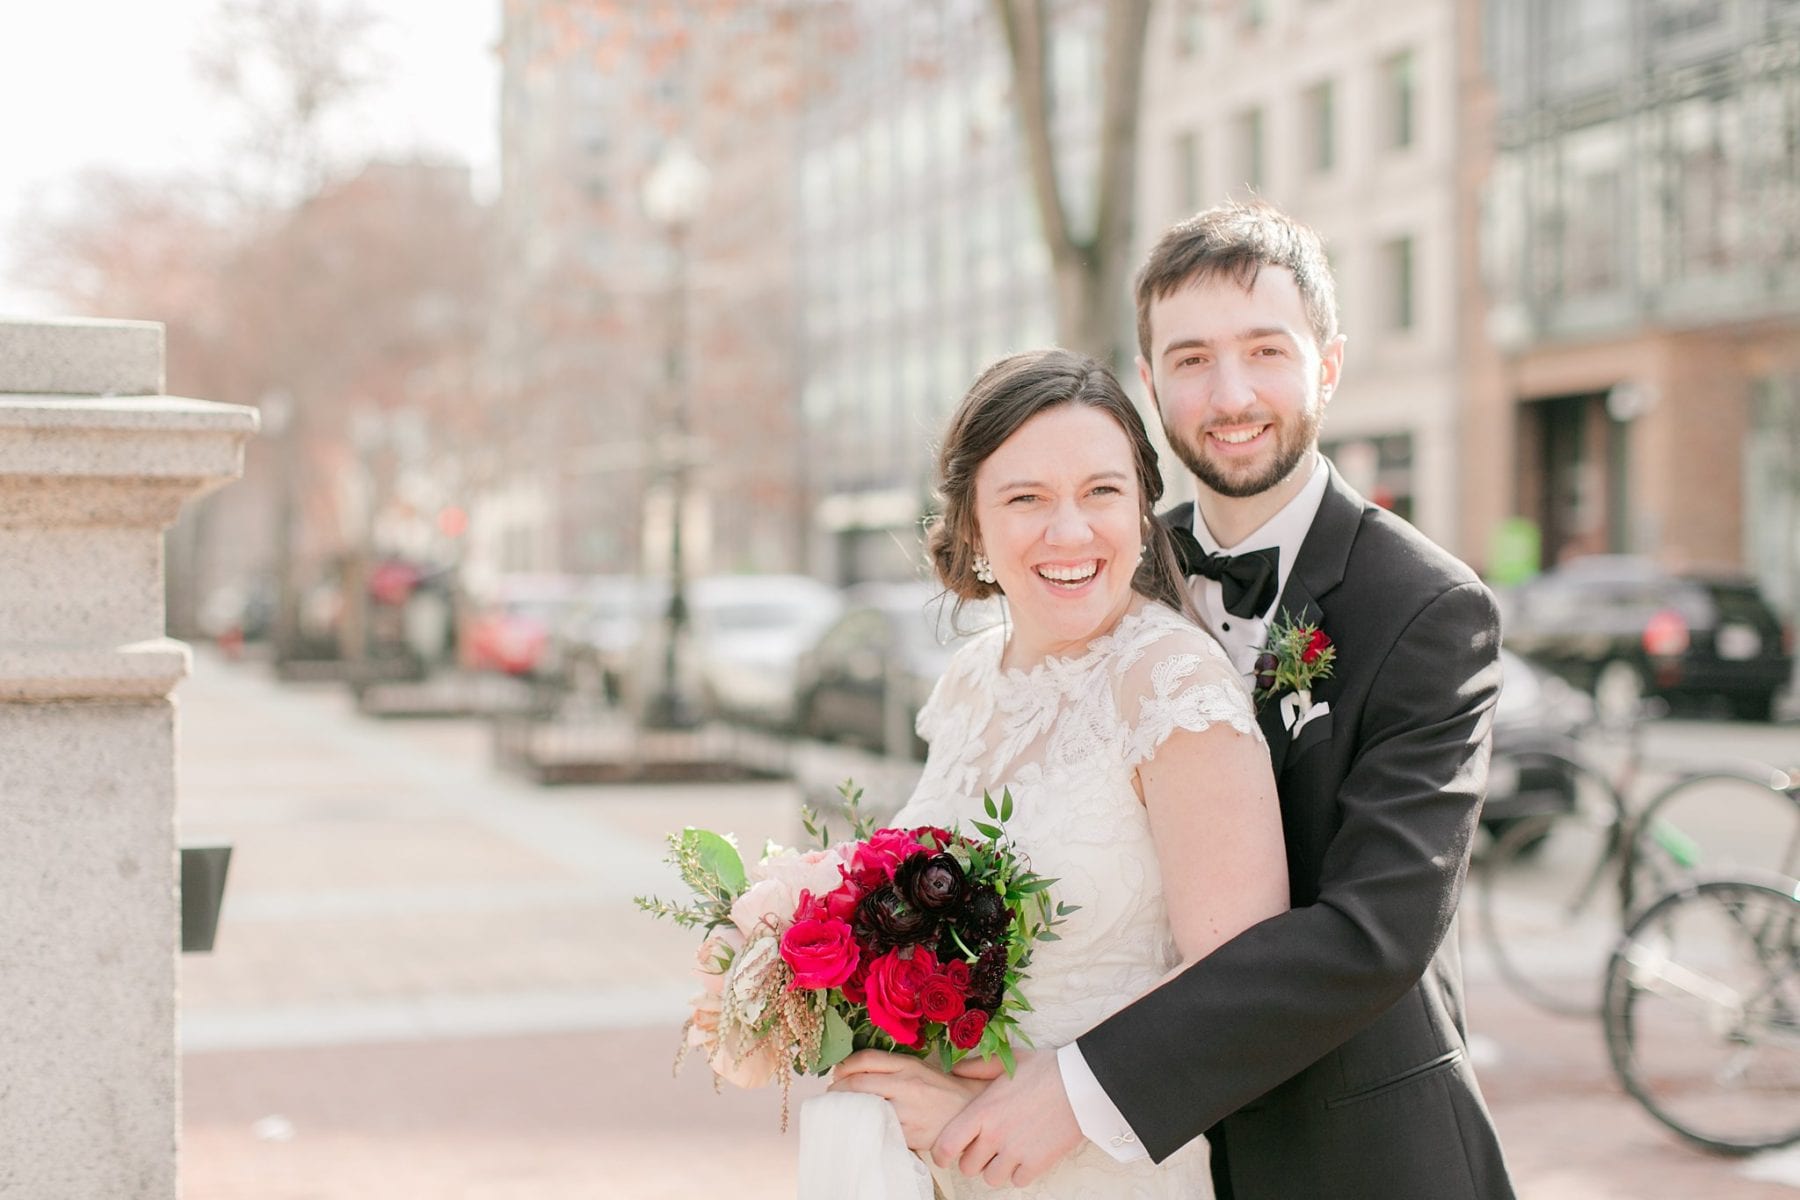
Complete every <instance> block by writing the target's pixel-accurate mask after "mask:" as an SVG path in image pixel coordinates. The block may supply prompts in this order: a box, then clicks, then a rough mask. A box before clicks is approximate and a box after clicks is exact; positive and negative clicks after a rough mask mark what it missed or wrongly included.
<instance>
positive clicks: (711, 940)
mask: <svg viewBox="0 0 1800 1200" xmlns="http://www.w3.org/2000/svg"><path fill="white" fill-rule="evenodd" d="M743 948H744V939H743V937H742V936H741V935H740V934H739V933H738V931H737V930H735V929H717V930H714V931H713V932H712V933H709V934H707V935H706V939H705V940H704V941H702V942H701V943H700V949H699V950H697V951H695V952H694V974H695V975H698V976H699V977H700V986H701V987H703V988H705V989H706V992H707V994H708V995H711V996H719V995H723V994H724V991H725V973H726V972H727V971H729V970H730V969H731V963H732V960H733V959H735V958H736V957H737V952H738V951H739V950H742V949H743Z"/></svg>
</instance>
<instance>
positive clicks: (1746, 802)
mask: <svg viewBox="0 0 1800 1200" xmlns="http://www.w3.org/2000/svg"><path fill="white" fill-rule="evenodd" d="M1629 860H1630V863H1631V903H1632V905H1633V906H1634V907H1635V906H1638V905H1642V904H1648V903H1649V902H1651V901H1652V900H1654V899H1656V897H1658V896H1660V895H1662V894H1663V893H1664V892H1667V891H1670V890H1672V889H1674V888H1675V887H1677V886H1678V885H1679V884H1681V883H1682V882H1684V881H1685V880H1687V879H1690V878H1692V877H1693V876H1694V875H1695V874H1696V873H1698V872H1702V871H1704V872H1707V873H1709V874H1741V873H1743V872H1744V871H1745V870H1749V871H1752V872H1754V871H1773V872H1774V873H1776V874H1777V875H1780V876H1782V877H1783V878H1800V783H1797V782H1796V781H1795V780H1793V779H1792V778H1790V777H1789V776H1788V774H1787V773H1786V772H1782V771H1776V770H1773V769H1770V768H1762V767H1752V766H1745V767H1741V768H1737V767H1727V768H1719V769H1713V770H1706V771H1699V772H1694V773H1691V774H1687V775H1683V776H1681V777H1680V778H1677V779H1675V780H1674V781H1673V782H1671V783H1669V784H1667V785H1666V786H1665V787H1664V788H1663V789H1662V790H1661V791H1660V792H1658V793H1656V795H1655V796H1653V797H1652V798H1651V799H1650V802H1649V803H1648V804H1646V805H1645V806H1644V808H1643V810H1642V811H1641V812H1640V813H1638V815H1637V816H1636V818H1635V819H1634V820H1633V821H1632V833H1631V843H1630V854H1629Z"/></svg>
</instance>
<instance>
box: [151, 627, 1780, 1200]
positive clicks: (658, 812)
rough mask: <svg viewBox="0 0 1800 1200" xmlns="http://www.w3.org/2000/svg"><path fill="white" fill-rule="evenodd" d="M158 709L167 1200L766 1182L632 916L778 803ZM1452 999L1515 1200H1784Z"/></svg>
mask: <svg viewBox="0 0 1800 1200" xmlns="http://www.w3.org/2000/svg"><path fill="white" fill-rule="evenodd" d="M177 694H178V696H179V698H180V701H181V753H180V785H181V811H180V817H181V827H182V840H183V841H184V842H186V843H196V842H203V841H210V840H214V839H219V840H225V841H229V842H231V843H233V845H234V846H235V852H234V860H233V863H232V869H231V877H230V881H229V885H228V887H227V891H226V897H225V909H224V917H223V920H222V922H221V927H220V930H219V938H218V945H217V950H216V952H215V953H214V954H212V955H210V956H189V957H188V958H186V959H184V960H183V969H182V975H181V981H182V996H181V1012H182V1023H183V1037H184V1047H185V1055H184V1091H185V1094H184V1121H183V1137H184V1145H183V1163H182V1169H183V1187H182V1195H183V1197H184V1198H185V1200H364V1198H373V1197H381V1198H383V1200H386V1198H390V1197H391V1198H397V1200H413V1198H415V1197H416V1198H419V1200H513V1198H515V1197H517V1198H523V1197H531V1198H532V1200H563V1198H565V1197H566V1198H569V1200H575V1198H582V1200H585V1198H588V1197H609V1198H610V1197H619V1198H621V1200H663V1198H664V1197H668V1198H674V1197H687V1196H703V1195H704V1196H732V1197H741V1198H745V1200H762V1198H764V1197H768V1198H770V1200H773V1198H775V1197H786V1196H790V1195H791V1194H792V1191H793V1162H792V1159H793V1146H794V1137H793V1135H792V1134H789V1135H788V1136H786V1137H783V1136H782V1135H781V1134H780V1133H779V1132H778V1126H779V1123H780V1098H779V1095H778V1094H777V1093H776V1092H774V1091H772V1090H771V1091H765V1092H761V1093H749V1094H746V1093H739V1092H729V1091H728V1092H725V1093H723V1094H719V1095H714V1094H713V1092H712V1089H711V1086H710V1084H709V1082H708V1079H707V1077H706V1072H705V1070H704V1068H703V1067H702V1066H701V1064H699V1063H698V1062H693V1063H690V1065H689V1066H688V1068H687V1069H686V1070H685V1071H684V1072H683V1073H682V1074H681V1075H680V1076H679V1077H672V1076H671V1074H670V1063H671V1062H672V1060H673V1057H674V1047H675V1043H676V1037H677V1026H678V1025H679V1022H680V1019H681V1016H682V1014H683V1009H684V1006H683V1003H682V1002H683V999H684V997H685V996H686V994H687V992H688V990H689V985H688V982H687V977H686V971H687V965H688V963H689V961H690V957H691V951H692V946H693V938H692V936H691V935H690V934H688V933H686V932H684V931H681V930H678V929H676V928H674V927H673V926H669V925H665V924H658V923H654V922H652V921H650V920H649V919H648V918H645V917H642V916H641V915H639V914H637V913H635V912H634V911H633V910H632V909H631V907H630V897H631V896H632V895H633V894H636V893H640V892H644V891H652V890H661V891H664V892H668V891H670V890H671V888H672V883H673V881H672V878H671V876H670V873H669V872H668V870H667V868H666V867H663V866H662V865H661V864H660V862H659V859H660V857H661V853H662V846H661V836H662V834H663V833H664V832H666V831H667V830H669V829H671V828H674V827H677V826H679V825H682V824H696V825H703V826H707V827H711V828H715V829H720V830H733V831H735V832H737V833H738V834H739V836H740V839H741V842H742V844H743V845H744V846H745V847H746V848H753V847H756V846H760V845H761V842H762V840H763V838H764V837H775V838H776V839H777V840H784V841H786V840H792V839H793V838H794V837H796V836H797V834H798V829H797V823H796V821H795V818H794V809H795V804H796V802H797V797H796V793H795V791H794V789H792V788H791V787H788V786H786V785H781V784H756V785H743V784H740V785H722V786H705V787H588V788H582V787H576V788H561V789H552V790H545V789H539V788H536V787H534V786H532V785H528V784H525V783H522V782H519V781H515V780H512V779H509V778H507V777H505V776H503V775H500V774H498V773H496V772H494V771H493V770H491V769H490V767H489V765H488V750H487V742H486V738H485V734H484V733H483V730H482V728H481V727H480V726H479V725H478V724H476V723H473V722H466V721H445V722H437V723H432V722H402V723H391V724H382V723H378V722H375V721H372V720H369V719H366V718H362V717H359V716H357V715H356V714H355V712H354V711H353V709H352V706H351V705H350V703H349V702H348V698H347V697H346V696H344V695H342V694H341V691H339V690H332V689H321V688H300V689H296V688H282V687H277V686H276V685H274V684H273V683H271V682H269V681H268V679H267V678H266V676H265V675H264V674H263V673H262V672H261V671H260V670H259V669H258V668H255V667H251V666H236V667H232V666H226V665H225V664H223V663H220V662H219V661H217V660H215V659H213V658H211V657H208V656H205V655H202V657H201V658H200V661H199V662H198V664H197V666H196V671H195V676H194V678H192V679H190V680H189V681H187V682H186V683H184V684H183V685H182V687H181V689H180V691H179V692H178V693H177ZM1472 981H1473V983H1472V987H1471V995H1472V999H1471V1006H1472V1012H1471V1020H1472V1023H1473V1025H1474V1027H1475V1029H1476V1030H1477V1031H1478V1032H1479V1033H1480V1034H1482V1035H1483V1037H1484V1039H1485V1041H1484V1045H1485V1047H1486V1049H1487V1050H1488V1051H1490V1052H1491V1054H1492V1056H1493V1058H1494V1061H1493V1062H1491V1063H1487V1064H1485V1065H1483V1066H1482V1068H1481V1077H1482V1080H1483V1084H1484V1086H1485V1088H1486V1090H1487V1093H1488V1097H1489V1099H1490V1101H1491V1103H1492V1107H1493V1109H1494V1113H1495V1118H1496V1121H1497V1122H1498V1123H1499V1126H1500V1130H1501V1134H1502V1137H1503V1139H1504V1141H1505V1144H1506V1146H1507V1149H1508V1153H1509V1155H1510V1157H1511V1159H1512V1162H1513V1164H1514V1168H1515V1172H1516V1176H1517V1179H1518V1182H1519V1184H1520V1193H1521V1195H1522V1196H1523V1197H1525V1198H1526V1200H1628V1198H1629V1200H1658V1198H1663V1197H1667V1198H1669V1200H1674V1198H1676V1197H1681V1198H1686V1197H1693V1196H1706V1197H1709V1198H1710V1197H1732V1198H1742V1200H1784V1198H1788V1197H1793V1196H1795V1195H1796V1190H1795V1188H1793V1187H1787V1186H1782V1185H1778V1184H1767V1183H1755V1182H1751V1181H1749V1180H1748V1179H1745V1178H1744V1177H1743V1176H1742V1175H1740V1174H1739V1166H1738V1164H1735V1163H1730V1162H1726V1161H1723V1160H1718V1159H1713V1158H1709V1157H1706V1156H1704V1155H1701V1154H1698V1153H1694V1152H1691V1151H1689V1150H1687V1149H1685V1148H1684V1147H1682V1146H1681V1145H1680V1144H1679V1143H1677V1142H1676V1141H1674V1139H1672V1138H1671V1137H1669V1136H1668V1135H1666V1134H1664V1133H1663V1132H1662V1131H1661V1129H1660V1127H1658V1126H1656V1125H1654V1124H1653V1123H1652V1122H1651V1121H1650V1120H1649V1118H1648V1117H1646V1116H1644V1115H1643V1114H1642V1113H1641V1112H1639V1111H1638V1110H1636V1109H1635V1107H1634V1106H1633V1105H1632V1104H1631V1102H1630V1101H1629V1100H1627V1099H1626V1098H1625V1097H1623V1095H1622V1094H1621V1093H1620V1092H1619V1090H1618V1089H1617V1087H1616V1086H1615V1085H1614V1084H1613V1083H1612V1080H1611V1077H1610V1075H1609V1074H1608V1073H1607V1070H1606V1066H1605V1060H1604V1050H1603V1048H1602V1047H1601V1044H1600V1037H1599V1032H1598V1030H1597V1028H1595V1027H1593V1025H1592V1024H1591V1023H1583V1022H1570V1021H1565V1020H1557V1019H1551V1018H1545V1017H1541V1016H1539V1015H1538V1014H1536V1013H1534V1012H1533V1011H1531V1010H1529V1009H1527V1008H1525V1007H1524V1006H1522V1005H1520V1004H1518V1003H1517V1002H1515V1001H1512V1000H1511V999H1510V997H1509V996H1507V995H1506V994H1505V993H1503V992H1500V991H1499V990H1497V988H1495V987H1494V986H1492V985H1491V984H1484V983H1481V982H1480V979H1479V974H1478V973H1477V974H1475V975H1472ZM810 1086H811V1087H815V1088H816V1087H817V1086H818V1085H817V1084H816V1083H815V1084H812V1085H810ZM800 1094H804V1089H802V1091H801V1093H800Z"/></svg>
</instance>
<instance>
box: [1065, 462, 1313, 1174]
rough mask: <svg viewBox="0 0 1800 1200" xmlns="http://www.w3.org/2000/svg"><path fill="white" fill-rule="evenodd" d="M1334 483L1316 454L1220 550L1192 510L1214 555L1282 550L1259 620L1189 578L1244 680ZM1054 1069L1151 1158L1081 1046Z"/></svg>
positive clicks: (1134, 1153)
mask: <svg viewBox="0 0 1800 1200" xmlns="http://www.w3.org/2000/svg"><path fill="white" fill-rule="evenodd" d="M1330 481H1331V473H1330V471H1329V470H1327V469H1326V466H1325V459H1324V457H1323V456H1319V455H1315V456H1314V461H1313V473H1312V474H1311V475H1310V476H1309V477H1308V478H1307V480H1306V483H1305V485H1304V486H1303V487H1301V489H1300V491H1299V492H1298V493H1296V494H1295V496H1294V498H1293V499H1292V500H1289V501H1288V502H1287V503H1286V504H1284V505H1282V507H1281V511H1279V512H1277V513H1276V514H1275V515H1274V516H1272V517H1270V518H1269V519H1268V520H1267V521H1265V522H1263V524H1262V526H1261V527H1260V528H1258V529H1257V530H1256V531H1255V532H1254V533H1251V534H1249V535H1248V536H1246V537H1245V538H1243V539H1242V540H1240V541H1239V542H1238V543H1237V545H1235V546H1221V545H1220V544H1219V539H1217V538H1215V537H1214V536H1213V535H1212V531H1211V530H1210V529H1208V528H1207V527H1206V521H1205V519H1204V518H1202V517H1201V515H1200V506H1199V505H1198V504H1196V505H1195V506H1194V540H1195V541H1197V542H1199V543H1200V547H1201V549H1203V550H1206V551H1208V552H1210V553H1213V554H1221V553H1224V554H1246V553H1248V552H1250V551H1252V550H1262V549H1265V548H1266V547H1269V546H1273V547H1275V548H1276V549H1277V551H1278V552H1279V554H1278V557H1277V561H1276V564H1275V566H1276V577H1275V595H1276V600H1275V601H1272V602H1271V603H1270V605H1269V607H1268V609H1267V610H1265V611H1263V612H1261V613H1258V614H1257V615H1256V616H1255V617H1239V616H1234V615H1232V614H1231V613H1228V612H1226V611H1225V589H1224V585H1222V584H1221V583H1220V582H1219V581H1218V580H1216V579H1208V578H1206V577H1205V576H1203V575H1190V576H1189V577H1188V591H1189V593H1190V594H1191V595H1192V596H1193V598H1194V607H1195V608H1196V609H1198V610H1199V613H1200V619H1201V621H1202V622H1204V623H1205V625H1206V628H1207V630H1208V631H1209V632H1211V634H1212V635H1213V636H1214V637H1216V638H1218V639H1219V644H1220V645H1222V646H1224V647H1225V653H1226V654H1228V655H1229V656H1230V657H1231V661H1232V663H1233V664H1234V665H1235V666H1236V667H1237V669H1238V670H1239V671H1241V672H1243V674H1244V678H1245V680H1246V681H1249V680H1250V679H1251V676H1252V674H1253V668H1254V667H1255V665H1256V656H1257V654H1258V652H1259V651H1260V650H1261V648H1262V645H1263V642H1264V640H1265V639H1266V638H1267V637H1268V633H1269V622H1270V621H1272V620H1273V619H1274V618H1275V616H1276V615H1277V614H1276V611H1275V610H1276V608H1277V606H1278V605H1279V602H1280V596H1281V593H1282V592H1283V591H1285V590H1286V589H1287V581H1288V576H1289V575H1290V574H1292V573H1293V570H1294V560H1295V559H1296V558H1298V557H1299V555H1300V543H1302V542H1304V541H1305V540H1306V534H1307V531H1308V530H1310V529H1311V528H1312V523H1313V518H1315V517H1317V516H1318V515H1319V505H1320V504H1321V503H1322V502H1323V501H1324V499H1325V488H1326V485H1327V484H1329V483H1330ZM1056 1065H1057V1067H1058V1068H1059V1069H1060V1070H1061V1072H1062V1081H1063V1091H1065V1092H1067V1093H1068V1096H1069V1107H1071V1108H1073V1109H1074V1110H1075V1120H1076V1122H1077V1123H1078V1124H1079V1125H1080V1126H1081V1132H1082V1134H1083V1135H1084V1136H1086V1138H1087V1139H1088V1140H1089V1141H1090V1142H1093V1143H1094V1144H1096V1145H1098V1146H1099V1147H1100V1148H1101V1149H1102V1150H1105V1151H1106V1152H1107V1153H1108V1154H1110V1155H1112V1156H1113V1157H1114V1158H1115V1159H1118V1160H1119V1161H1120V1162H1131V1161H1133V1160H1135V1159H1140V1158H1147V1157H1149V1151H1147V1150H1145V1149H1144V1146H1143V1143H1141V1142H1139V1141H1138V1140H1137V1135H1136V1134H1134V1133H1133V1132H1132V1130H1131V1125H1130V1124H1129V1123H1128V1122H1127V1121H1126V1120H1125V1116H1124V1114H1123V1113H1121V1112H1120V1111H1119V1106H1118V1105H1116V1104H1114V1103H1113V1102H1112V1098H1111V1097H1110V1096H1108V1095H1107V1094H1106V1089H1105V1088H1103V1087H1101V1086H1100V1081H1099V1080H1098V1079H1096V1078H1094V1072H1093V1070H1092V1069H1091V1068H1090V1067H1089V1066H1088V1065H1087V1059H1085V1058H1083V1057H1082V1054H1081V1047H1080V1046H1078V1045H1076V1044H1075V1043H1074V1042H1070V1043H1069V1044H1068V1045H1066V1046H1063V1047H1061V1048H1060V1049H1058V1050H1057V1052H1056Z"/></svg>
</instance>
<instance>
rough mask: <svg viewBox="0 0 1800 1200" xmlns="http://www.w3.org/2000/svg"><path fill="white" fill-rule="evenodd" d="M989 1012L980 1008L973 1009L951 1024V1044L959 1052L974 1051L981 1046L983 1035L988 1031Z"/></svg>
mask: <svg viewBox="0 0 1800 1200" xmlns="http://www.w3.org/2000/svg"><path fill="white" fill-rule="evenodd" d="M987 1023H988V1015H987V1012H986V1011H985V1010H983V1009H979V1008H971V1009H969V1010H968V1011H967V1012H965V1013H963V1015H962V1016H960V1017H958V1018H956V1020H954V1021H952V1022H950V1044H951V1045H952V1046H955V1047H956V1048H957V1049H958V1050H973V1049H974V1048H975V1047H976V1046H979V1045H980V1044H981V1035H982V1033H983V1032H984V1031H986V1029H987Z"/></svg>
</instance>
